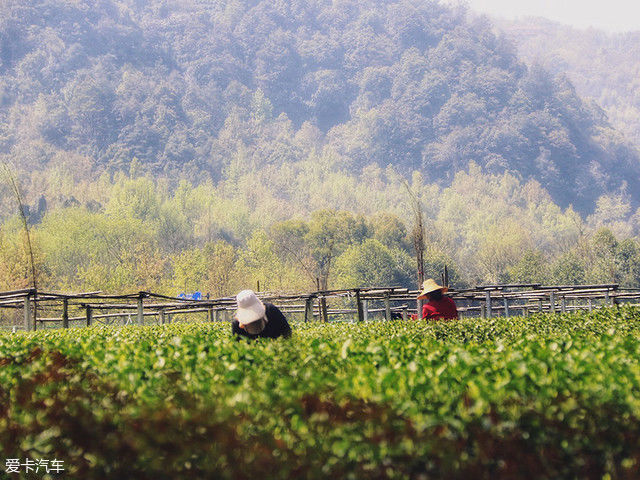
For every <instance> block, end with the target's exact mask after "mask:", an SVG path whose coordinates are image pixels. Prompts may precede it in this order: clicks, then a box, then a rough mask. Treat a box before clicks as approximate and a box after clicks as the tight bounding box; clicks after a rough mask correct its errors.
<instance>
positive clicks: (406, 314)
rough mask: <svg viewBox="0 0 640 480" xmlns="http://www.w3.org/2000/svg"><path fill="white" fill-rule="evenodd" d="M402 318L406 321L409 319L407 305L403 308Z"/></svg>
mask: <svg viewBox="0 0 640 480" xmlns="http://www.w3.org/2000/svg"><path fill="white" fill-rule="evenodd" d="M402 320H404V321H405V322H406V321H407V320H409V313H408V312H407V307H406V306H405V307H404V308H403V309H402Z"/></svg>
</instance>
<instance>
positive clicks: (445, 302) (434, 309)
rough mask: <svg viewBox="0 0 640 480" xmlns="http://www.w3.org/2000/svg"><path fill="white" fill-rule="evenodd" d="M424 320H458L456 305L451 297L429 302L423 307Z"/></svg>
mask: <svg viewBox="0 0 640 480" xmlns="http://www.w3.org/2000/svg"><path fill="white" fill-rule="evenodd" d="M422 318H431V319H434V320H440V319H444V320H455V319H457V318H458V309H457V308H456V304H455V303H454V301H453V300H451V299H450V298H449V297H442V298H441V299H440V300H429V302H428V303H425V304H424V305H423V306H422Z"/></svg>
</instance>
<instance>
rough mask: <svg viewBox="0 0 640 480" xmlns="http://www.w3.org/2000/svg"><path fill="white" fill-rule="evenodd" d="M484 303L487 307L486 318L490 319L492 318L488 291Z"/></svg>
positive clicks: (489, 292)
mask: <svg viewBox="0 0 640 480" xmlns="http://www.w3.org/2000/svg"><path fill="white" fill-rule="evenodd" d="M485 303H486V305H487V308H486V316H487V318H491V317H492V316H493V312H492V311H491V291H490V290H487V293H486V299H485Z"/></svg>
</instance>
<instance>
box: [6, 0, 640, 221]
mask: <svg viewBox="0 0 640 480" xmlns="http://www.w3.org/2000/svg"><path fill="white" fill-rule="evenodd" d="M2 9H3V12H2V13H3V15H2V18H1V19H0V62H1V64H0V71H1V72H2V75H0V97H1V102H2V108H1V109H0V148H1V151H2V153H4V154H6V155H8V156H9V157H10V158H11V159H12V160H13V162H14V163H15V164H16V165H19V166H20V168H22V169H23V170H24V171H26V172H32V171H39V170H42V169H46V168H48V167H49V166H51V165H52V164H55V163H56V161H58V162H59V161H60V158H65V159H69V158H75V159H77V160H76V161H78V162H85V163H88V164H89V165H90V169H89V170H90V172H91V174H92V175H94V176H95V175H97V174H98V173H100V172H102V171H109V172H113V171H117V170H121V169H123V170H124V171H128V170H129V165H130V163H131V161H132V160H133V159H134V158H137V159H138V160H139V161H140V163H141V166H142V168H143V170H144V171H147V172H150V173H153V174H159V173H168V174H170V175H172V176H174V175H175V174H178V175H184V176H186V177H187V178H190V179H192V180H194V181H200V180H202V179H206V178H211V179H212V180H213V181H214V182H219V181H221V180H226V179H228V178H229V176H230V175H231V174H232V173H231V172H237V171H240V172H244V171H247V170H251V171H252V172H254V173H255V174H262V173H263V172H265V171H268V170H269V169H271V168H274V167H276V168H279V167H281V166H282V165H283V164H289V165H291V166H292V167H291V168H295V165H296V163H297V162H299V161H302V160H306V159H307V158H305V153H304V152H303V151H301V150H300V149H299V148H296V147H297V146H296V145H295V142H294V137H295V136H296V135H307V136H311V137H312V138H313V139H314V140H315V141H316V143H317V148H314V150H313V151H314V154H315V155H316V156H317V158H316V159H314V161H317V162H318V163H319V164H326V163H327V162H328V160H327V158H331V163H332V166H333V168H336V169H342V170H346V171H349V172H360V171H361V170H362V168H364V167H367V166H368V165H370V164H377V165H379V166H381V167H385V166H386V165H388V164H392V165H393V166H394V167H395V168H396V169H398V171H399V172H401V173H402V174H404V175H407V174H410V172H411V171H413V170H416V169H421V170H423V171H424V172H425V174H426V175H427V176H428V177H429V178H430V179H432V180H433V181H438V182H440V183H442V184H445V185H446V184H448V183H449V182H450V181H451V180H452V178H453V176H454V174H455V172H457V171H459V170H462V169H465V168H466V167H467V165H468V163H469V161H471V160H473V161H474V162H476V163H477V164H478V165H480V166H481V167H482V168H483V169H485V170H486V171H487V172H489V173H502V172H511V173H513V174H515V175H516V176H517V177H519V178H521V179H523V180H525V181H526V180H529V179H536V180H538V181H539V182H540V183H541V184H542V185H543V187H544V188H546V189H547V190H548V191H549V192H550V193H551V195H552V197H553V199H554V200H555V201H556V202H557V203H559V204H560V205H561V206H564V207H566V206H568V205H569V204H572V205H573V206H574V207H575V208H577V209H578V210H579V211H581V212H590V211H592V210H593V208H594V206H595V201H596V199H597V198H598V197H599V196H600V195H602V194H603V193H605V192H611V191H614V190H616V189H618V188H620V187H621V186H622V185H623V182H626V183H627V184H630V185H629V187H631V188H629V192H630V194H631V195H632V201H633V203H634V205H635V204H636V203H637V201H638V198H637V197H638V193H637V192H638V191H640V189H639V188H636V187H637V186H638V182H639V180H638V178H639V175H638V172H640V168H639V161H638V155H637V153H636V152H634V151H632V150H630V149H629V148H628V147H627V146H626V145H625V144H624V142H623V141H622V140H621V139H620V138H619V137H618V136H617V135H616V133H615V132H614V131H612V130H611V129H610V127H609V125H608V124H607V122H606V120H605V118H604V116H603V115H602V114H601V112H600V111H599V109H597V108H595V107H593V106H592V105H590V104H585V103H583V102H582V101H581V100H580V98H579V97H578V96H577V95H576V93H575V91H574V88H573V86H572V85H571V84H570V83H569V82H568V81H566V80H564V79H562V78H554V77H553V76H552V75H551V74H549V73H547V72H546V71H545V70H543V69H540V68H526V67H525V65H524V64H523V63H522V62H520V61H519V60H518V58H517V57H516V54H515V50H514V49H513V48H512V46H511V45H510V44H509V43H508V42H507V41H505V40H504V39H503V38H501V37H496V36H495V35H494V34H493V33H492V28H491V25H489V24H488V23H487V22H486V21H484V20H469V19H468V18H467V14H466V12H465V11H464V10H462V9H450V8H448V7H444V6H440V5H439V4H438V3H437V2H435V1H430V0H421V1H412V0H403V1H400V0H386V1H371V0H364V1H340V2H335V1H329V0H312V1H309V2H298V1H294V0H286V1H273V0H263V1H249V0H229V1H216V2H201V1H194V0H192V1H179V2H178V1H169V0H150V1H137V0H135V1H134V0H120V1H118V0H99V1H97V2H96V1H90V2H89V1H86V0H81V1H65V0H33V1H29V2H24V1H22V0H10V1H6V2H3V7H2Z"/></svg>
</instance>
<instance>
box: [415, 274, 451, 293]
mask: <svg viewBox="0 0 640 480" xmlns="http://www.w3.org/2000/svg"><path fill="white" fill-rule="evenodd" d="M436 290H442V293H445V292H446V291H447V290H449V287H443V286H442V285H438V284H437V283H436V281H435V280H434V279H433V278H429V279H427V280H425V281H424V282H423V283H422V292H421V293H420V295H418V298H425V297H426V296H427V294H428V293H431V292H435V291H436Z"/></svg>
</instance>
